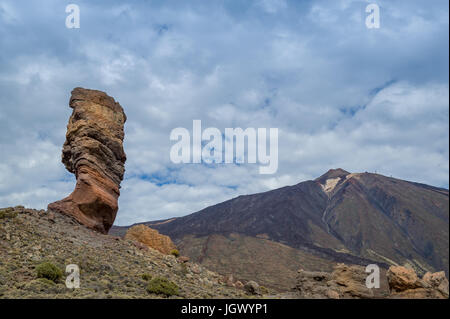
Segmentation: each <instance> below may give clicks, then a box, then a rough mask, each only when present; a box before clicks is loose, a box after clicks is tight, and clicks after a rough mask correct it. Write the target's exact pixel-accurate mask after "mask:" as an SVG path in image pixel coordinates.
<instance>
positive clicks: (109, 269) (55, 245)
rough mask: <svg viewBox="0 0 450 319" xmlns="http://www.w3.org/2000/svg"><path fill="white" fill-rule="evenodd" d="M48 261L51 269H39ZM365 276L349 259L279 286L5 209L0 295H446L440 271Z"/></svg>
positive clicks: (62, 218) (60, 219)
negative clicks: (76, 279)
mask: <svg viewBox="0 0 450 319" xmlns="http://www.w3.org/2000/svg"><path fill="white" fill-rule="evenodd" d="M48 263H50V264H51V265H53V266H51V267H50V270H51V271H50V273H49V274H47V275H46V276H42V272H43V270H42V269H43V265H45V264H46V265H47V266H46V267H48V265H49V264H48ZM70 264H76V265H78V267H79V268H80V288H79V289H69V288H67V287H66V285H65V278H66V275H65V274H64V273H63V272H64V271H65V269H66V266H67V265H70ZM45 269H46V268H45V267H44V273H45ZM47 271H48V269H47ZM58 273H60V275H58ZM366 276H367V273H365V269H364V267H361V266H355V265H345V264H338V265H337V266H335V267H334V270H333V271H332V272H314V271H304V270H299V271H298V274H297V279H296V282H293V283H292V287H293V289H292V290H290V291H286V292H284V293H280V292H276V291H273V290H271V289H267V288H264V287H261V286H259V285H258V284H257V283H256V282H254V281H248V282H241V281H239V280H235V279H234V276H232V275H230V274H227V276H222V275H220V274H218V273H214V272H212V271H209V270H208V269H206V268H205V267H203V266H200V265H198V264H195V263H192V262H190V261H189V259H188V258H187V257H183V256H181V257H178V258H176V257H175V256H173V255H167V254H162V253H160V252H159V251H157V250H154V249H151V248H148V247H147V246H146V245H144V244H142V243H140V242H136V241H133V240H125V239H122V238H120V237H116V236H111V235H104V234H101V233H99V232H96V231H93V230H91V229H88V228H86V227H85V226H82V225H81V224H79V223H78V222H77V221H75V220H74V219H73V218H71V217H68V216H66V215H62V214H59V213H54V212H48V211H45V210H39V211H38V210H33V209H26V208H24V207H21V206H18V207H14V208H7V209H0V298H94V299H98V298H208V299H210V298H277V299H281V298H289V299H292V298H295V299H304V298H314V299H317V298H332V299H347V298H358V299H359V298H433V299H435V298H448V280H447V278H446V277H445V273H444V272H443V271H441V272H436V273H426V274H425V275H424V276H423V277H422V278H419V277H418V276H417V274H416V272H415V271H414V270H413V269H409V268H405V267H402V266H391V267H390V268H389V270H388V271H387V272H386V271H385V270H382V273H381V287H380V288H379V289H368V288H367V287H366V286H365V279H366ZM42 277H43V278H42ZM53 277H54V278H53ZM155 287H156V288H155ZM161 287H162V288H161Z"/></svg>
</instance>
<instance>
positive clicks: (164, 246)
mask: <svg viewBox="0 0 450 319" xmlns="http://www.w3.org/2000/svg"><path fill="white" fill-rule="evenodd" d="M125 239H129V240H134V241H137V242H139V243H142V244H144V245H145V246H147V247H150V248H153V249H156V250H157V251H159V252H161V253H163V254H166V255H169V254H170V253H171V252H172V250H174V249H176V248H177V247H176V246H175V244H174V243H173V242H172V240H171V239H170V237H169V236H165V235H161V234H160V233H159V232H158V231H157V230H154V229H151V228H150V227H147V226H145V225H136V226H133V227H131V228H130V229H128V231H127V233H126V235H125Z"/></svg>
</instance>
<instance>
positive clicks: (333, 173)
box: [316, 168, 350, 183]
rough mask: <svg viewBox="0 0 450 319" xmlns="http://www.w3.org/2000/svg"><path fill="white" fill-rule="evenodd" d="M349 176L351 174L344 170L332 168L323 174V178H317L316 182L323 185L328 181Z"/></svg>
mask: <svg viewBox="0 0 450 319" xmlns="http://www.w3.org/2000/svg"><path fill="white" fill-rule="evenodd" d="M348 174H350V172H347V171H346V170H344V169H342V168H332V169H330V170H329V171H328V172H326V173H325V174H323V175H322V176H320V177H318V178H316V181H318V182H319V183H323V182H325V181H326V180H327V179H330V178H337V177H344V176H347V175H348Z"/></svg>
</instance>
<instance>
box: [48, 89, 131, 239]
mask: <svg viewBox="0 0 450 319" xmlns="http://www.w3.org/2000/svg"><path fill="white" fill-rule="evenodd" d="M69 106H70V107H71V108H73V112H72V115H71V116H70V119H69V124H68V125H67V133H66V141H65V143H64V146H63V152H62V162H63V164H64V165H65V167H66V168H67V170H68V171H69V172H71V173H74V174H75V176H76V178H77V183H76V186H75V190H74V191H73V192H72V194H70V195H69V196H68V197H66V198H64V199H62V200H60V201H57V202H54V203H51V204H49V205H48V209H49V210H51V211H56V212H60V213H63V214H66V215H70V216H72V217H74V218H75V219H76V220H77V221H79V222H80V223H82V224H84V225H86V226H87V227H89V228H92V229H95V230H97V231H99V232H101V233H108V230H109V229H110V228H111V226H112V224H113V222H114V219H115V218H116V214H117V210H118V202H117V201H118V197H119V195H120V192H119V188H120V182H121V181H122V179H123V175H124V172H125V167H124V164H125V161H126V155H125V152H124V150H123V138H124V124H125V121H126V115H125V113H124V111H123V109H122V107H121V106H120V104H119V103H117V102H116V101H115V100H114V99H113V98H112V97H110V96H108V95H107V94H106V93H104V92H101V91H96V90H88V89H83V88H75V89H74V90H73V91H72V97H71V98H70V102H69Z"/></svg>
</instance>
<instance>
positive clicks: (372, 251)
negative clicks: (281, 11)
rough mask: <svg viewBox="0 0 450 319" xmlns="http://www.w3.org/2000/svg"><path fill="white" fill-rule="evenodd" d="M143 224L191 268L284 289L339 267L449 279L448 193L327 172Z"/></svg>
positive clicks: (378, 177)
mask: <svg viewBox="0 0 450 319" xmlns="http://www.w3.org/2000/svg"><path fill="white" fill-rule="evenodd" d="M145 224H146V225H147V226H149V227H151V228H155V229H157V230H158V231H159V232H160V233H162V234H165V235H168V236H170V237H171V238H172V240H173V241H174V242H175V244H177V246H178V247H179V248H180V250H181V253H182V254H184V255H187V256H189V257H191V259H193V260H194V261H196V262H199V263H203V264H204V265H206V266H207V267H209V268H211V269H213V270H215V271H217V272H221V273H234V274H235V275H238V276H240V277H241V278H242V279H247V278H256V279H258V280H259V281H260V282H261V283H263V284H265V285H267V286H270V287H273V288H278V289H281V290H284V289H288V288H290V286H291V284H292V282H293V278H294V277H295V274H296V272H297V270H298V269H299V268H302V269H305V270H313V271H318V270H324V271H329V270H330V269H331V268H332V267H333V266H334V265H335V264H336V263H340V262H344V263H347V264H356V265H368V264H371V263H375V264H378V265H379V266H380V267H381V268H387V267H388V266H389V265H405V264H406V265H409V266H411V267H413V268H414V269H416V271H418V272H419V273H422V274H423V273H424V272H426V271H440V270H444V271H445V272H446V274H447V276H448V271H449V260H448V259H449V191H448V190H447V189H443V188H437V187H433V186H428V185H424V184H419V183H414V182H409V181H404V180H400V179H395V178H392V177H386V176H383V175H379V174H372V173H367V172H366V173H349V172H347V171H345V170H343V169H332V170H329V171H328V172H327V173H325V174H324V175H322V176H320V177H319V178H317V179H315V180H310V181H305V182H301V183H299V184H297V185H293V186H287V187H282V188H279V189H275V190H272V191H268V192H264V193H259V194H253V195H245V196H239V197H237V198H234V199H231V200H228V201H226V202H223V203H220V204H217V205H214V206H210V207H207V208H205V209H203V210H201V211H199V212H196V213H193V214H190V215H187V216H184V217H180V218H172V219H168V220H164V221H154V222H147V223H145ZM124 231H125V228H122V227H113V229H112V232H113V233H116V234H121V233H123V232H124Z"/></svg>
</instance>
